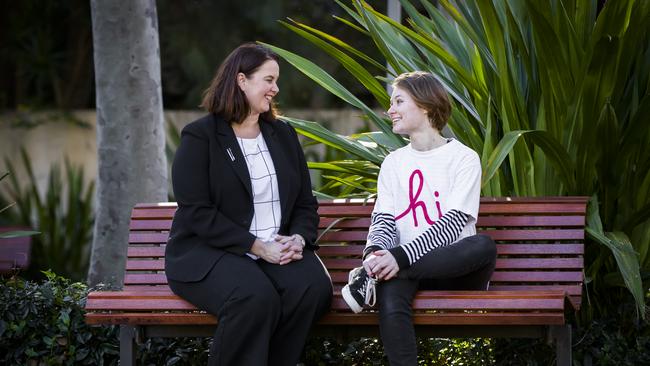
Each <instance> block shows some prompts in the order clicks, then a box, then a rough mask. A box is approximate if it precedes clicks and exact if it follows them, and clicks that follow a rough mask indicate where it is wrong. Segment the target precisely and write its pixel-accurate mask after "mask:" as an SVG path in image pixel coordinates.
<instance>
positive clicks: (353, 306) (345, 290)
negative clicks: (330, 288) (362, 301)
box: [341, 285, 363, 314]
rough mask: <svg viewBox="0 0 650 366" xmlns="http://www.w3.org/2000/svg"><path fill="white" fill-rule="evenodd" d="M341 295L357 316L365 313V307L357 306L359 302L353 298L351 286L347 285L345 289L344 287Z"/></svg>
mask: <svg viewBox="0 0 650 366" xmlns="http://www.w3.org/2000/svg"><path fill="white" fill-rule="evenodd" d="M341 294H342V295H343V300H345V303H346V304H348V306H349V307H350V309H352V311H353V312H354V313H355V314H358V313H360V312H362V311H363V307H361V306H359V304H357V302H356V301H355V300H354V297H353V296H352V293H350V286H348V285H345V287H343V289H342V290H341Z"/></svg>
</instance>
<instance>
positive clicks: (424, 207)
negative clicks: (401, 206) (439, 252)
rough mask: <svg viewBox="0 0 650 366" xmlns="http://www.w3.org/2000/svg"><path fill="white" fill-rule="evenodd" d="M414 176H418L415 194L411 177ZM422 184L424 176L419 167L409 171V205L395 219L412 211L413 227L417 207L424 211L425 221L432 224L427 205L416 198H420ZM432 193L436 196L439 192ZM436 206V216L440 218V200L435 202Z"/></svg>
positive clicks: (416, 219) (415, 223)
mask: <svg viewBox="0 0 650 366" xmlns="http://www.w3.org/2000/svg"><path fill="white" fill-rule="evenodd" d="M415 176H417V177H418V178H419V182H418V187H417V191H416V192H415V194H413V179H414V178H415ZM423 186H424V177H423V176H422V172H421V171H420V169H415V170H414V171H413V173H411V177H410V178H409V201H410V202H409V206H408V207H407V208H406V210H404V212H402V213H401V214H399V215H398V216H397V217H396V218H395V221H397V220H399V219H401V218H402V217H404V216H406V214H408V213H409V212H412V214H413V224H414V225H415V227H417V226H418V216H417V213H416V212H415V209H416V208H418V207H419V208H421V209H422V212H423V213H424V219H425V220H426V221H427V223H428V224H429V225H433V223H434V221H433V220H431V218H430V217H429V213H428V210H427V205H426V204H425V203H424V202H422V201H419V200H418V198H420V193H421V192H422V187H423ZM434 195H435V196H436V198H437V197H438V196H439V193H438V192H437V191H436V192H434ZM436 208H437V209H438V218H441V217H442V212H441V211H440V202H436Z"/></svg>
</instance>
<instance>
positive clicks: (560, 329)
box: [551, 324, 572, 366]
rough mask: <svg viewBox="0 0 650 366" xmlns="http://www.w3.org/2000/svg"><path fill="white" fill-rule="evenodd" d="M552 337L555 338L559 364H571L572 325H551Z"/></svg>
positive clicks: (559, 365) (564, 365)
mask: <svg viewBox="0 0 650 366" xmlns="http://www.w3.org/2000/svg"><path fill="white" fill-rule="evenodd" d="M551 337H552V338H553V340H555V354H556V358H557V366H571V362H572V357H571V325H568V324H567V325H555V326H551Z"/></svg>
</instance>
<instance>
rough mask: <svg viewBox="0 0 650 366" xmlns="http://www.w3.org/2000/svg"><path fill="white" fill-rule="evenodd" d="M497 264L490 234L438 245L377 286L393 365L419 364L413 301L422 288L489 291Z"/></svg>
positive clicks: (381, 323)
mask: <svg viewBox="0 0 650 366" xmlns="http://www.w3.org/2000/svg"><path fill="white" fill-rule="evenodd" d="M495 263H496V245H495V243H494V241H493V240H492V239H491V238H490V237H489V236H486V235H474V236H470V237H467V238H464V239H462V240H460V241H458V242H456V243H454V244H451V245H448V246H446V247H441V248H436V249H434V250H432V251H431V252H429V253H427V254H426V255H424V256H423V257H422V258H420V259H419V260H418V261H417V262H415V263H414V264H413V265H412V266H411V267H409V268H407V269H405V270H403V271H400V272H399V273H398V274H397V277H395V278H393V279H391V280H389V281H386V282H380V283H378V285H377V297H378V303H379V331H380V334H381V340H382V343H383V344H384V351H385V352H386V356H388V361H389V362H390V364H391V366H398V365H416V364H417V345H416V339H415V330H414V328H413V322H412V308H411V303H412V301H413V297H414V296H415V293H416V291H417V290H418V289H423V290H485V289H486V288H487V285H488V282H489V280H490V277H491V276H492V272H494V266H495Z"/></svg>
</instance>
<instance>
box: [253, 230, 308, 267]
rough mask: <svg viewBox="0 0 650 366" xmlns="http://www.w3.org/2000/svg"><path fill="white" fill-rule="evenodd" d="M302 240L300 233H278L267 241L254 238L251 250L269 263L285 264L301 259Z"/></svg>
mask: <svg viewBox="0 0 650 366" xmlns="http://www.w3.org/2000/svg"><path fill="white" fill-rule="evenodd" d="M304 242H305V241H304V239H303V238H302V236H300V234H294V235H289V236H285V235H279V234H278V235H276V236H275V237H274V238H273V239H272V240H271V241H268V242H264V241H261V240H259V239H257V240H255V243H254V244H253V247H252V248H251V252H252V253H253V254H255V255H256V256H258V257H260V258H262V259H264V260H265V261H267V262H269V263H273V264H280V265H285V264H289V263H291V262H293V261H298V260H301V259H302V251H303V248H304V244H303V243H304Z"/></svg>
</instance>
